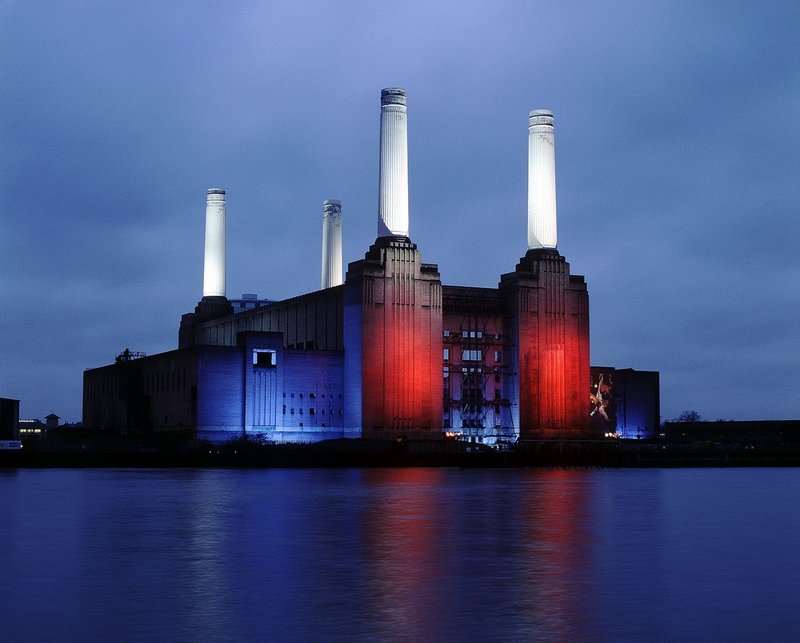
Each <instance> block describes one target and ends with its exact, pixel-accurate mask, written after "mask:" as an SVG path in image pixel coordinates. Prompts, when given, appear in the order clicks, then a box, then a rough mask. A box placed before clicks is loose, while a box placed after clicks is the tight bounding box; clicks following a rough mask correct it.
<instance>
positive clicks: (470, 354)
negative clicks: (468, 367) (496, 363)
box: [461, 349, 483, 362]
mask: <svg viewBox="0 0 800 643" xmlns="http://www.w3.org/2000/svg"><path fill="white" fill-rule="evenodd" d="M482 357H483V355H482V353H481V351H479V350H473V349H465V350H463V351H461V361H462V362H480V361H481V358H482Z"/></svg>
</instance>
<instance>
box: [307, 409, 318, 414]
mask: <svg viewBox="0 0 800 643" xmlns="http://www.w3.org/2000/svg"><path fill="white" fill-rule="evenodd" d="M308 414H309V415H316V414H317V409H314V408H311V409H308Z"/></svg>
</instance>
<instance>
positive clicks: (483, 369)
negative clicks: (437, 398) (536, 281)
mask: <svg viewBox="0 0 800 643" xmlns="http://www.w3.org/2000/svg"><path fill="white" fill-rule="evenodd" d="M442 302H443V303H442V305H443V310H444V312H443V315H442V317H443V321H442V424H443V427H444V429H445V431H447V432H449V433H453V434H458V435H461V436H464V437H468V438H469V439H473V440H479V441H496V440H506V441H508V440H511V441H513V440H514V439H516V430H515V428H514V427H515V425H514V419H513V415H512V412H511V400H509V398H508V397H507V396H506V394H505V391H504V382H505V381H506V380H507V379H508V378H509V376H510V369H509V368H508V366H507V364H508V357H509V346H508V344H507V341H506V336H505V334H504V329H503V319H504V317H505V315H506V301H505V297H504V296H503V293H502V292H500V291H499V290H498V289H496V288H469V287H464V286H443V287H442Z"/></svg>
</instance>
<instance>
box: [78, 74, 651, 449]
mask: <svg viewBox="0 0 800 643" xmlns="http://www.w3.org/2000/svg"><path fill="white" fill-rule="evenodd" d="M406 119H407V108H406V94H405V91H404V90H402V89H399V88H389V89H384V90H383V91H382V92H381V116H380V174H379V175H380V181H379V216H378V236H377V238H376V240H375V243H374V244H373V245H372V246H370V248H369V249H368V250H367V252H366V254H365V256H364V258H363V259H361V260H358V261H354V262H352V263H350V264H349V265H348V267H347V273H346V276H345V278H344V279H342V259H341V247H342V244H341V204H340V203H339V202H338V201H325V203H324V204H323V235H322V237H323V239H322V287H321V289H320V290H318V291H316V292H311V293H307V294H303V295H299V296H297V297H293V298H291V299H287V300H283V301H274V302H273V301H267V300H257V299H256V298H255V296H253V295H248V296H244V297H243V299H242V300H234V301H231V300H229V299H228V298H227V297H226V290H225V215H226V194H225V191H224V190H222V189H210V190H208V193H207V201H206V230H205V255H204V274H203V297H202V299H201V300H200V301H199V302H198V304H197V306H196V308H195V310H194V312H192V313H187V314H185V315H183V317H182V319H181V324H180V329H179V341H178V348H177V349H176V350H173V351H169V352H166V353H161V354H157V355H151V356H141V355H138V354H135V353H131V352H130V351H128V350H126V351H124V352H123V353H122V354H120V355H119V356H118V357H117V360H116V362H115V363H114V364H111V365H108V366H103V367H100V368H94V369H90V370H87V371H85V373H84V390H83V423H84V426H89V427H97V428H104V429H107V430H114V431H118V432H121V433H124V434H166V433H181V434H189V435H193V436H195V437H197V438H199V439H208V440H211V441H225V440H230V439H233V438H236V437H239V436H241V435H242V434H247V435H253V436H263V437H265V438H267V439H269V440H274V441H277V442H288V441H291V442H313V441H318V440H323V439H331V438H341V437H353V438H354V437H367V438H386V439H394V438H397V437H406V438H431V439H437V438H441V437H443V436H444V435H446V434H451V435H452V434H455V435H460V436H463V437H467V438H469V439H473V440H478V441H482V442H489V443H493V442H497V441H514V440H517V439H533V438H553V437H560V438H561V437H566V438H579V437H589V436H597V435H601V434H602V433H608V432H614V429H612V430H610V431H609V429H610V427H612V417H614V416H613V410H614V408H615V407H618V406H619V404H617V403H615V400H614V399H613V398H612V390H613V388H612V387H611V386H610V384H611V382H612V378H613V377H614V374H613V373H612V371H613V370H614V369H608V368H606V369H604V370H603V371H602V373H600V372H599V371H598V373H595V374H594V375H592V374H591V373H590V368H589V295H588V290H587V286H586V283H585V280H584V278H583V277H582V276H579V275H572V274H571V273H570V267H569V263H567V261H566V259H565V258H564V257H563V256H561V254H560V253H559V252H558V250H557V249H556V241H557V238H556V237H557V228H556V191H555V154H554V135H553V115H552V113H551V112H549V111H547V110H535V111H533V112H531V113H530V116H529V127H528V141H529V144H528V158H529V163H528V251H527V253H526V254H525V256H524V257H522V258H521V259H520V260H519V262H518V263H517V264H516V267H515V268H514V269H513V270H512V271H511V272H508V273H506V274H503V275H501V276H500V280H499V284H498V287H497V288H472V287H463V286H448V285H444V284H442V282H441V279H440V276H439V271H438V266H437V265H435V264H430V263H424V262H423V261H422V255H421V252H420V251H419V249H418V248H417V246H416V245H415V244H414V243H413V242H412V241H411V239H410V237H409V213H408V163H407V159H408V152H407V128H406ZM629 370H630V369H629ZM636 373H637V372H636V371H631V372H630V373H629V376H628V379H629V380H631V381H634V380H637V377H635V374H636ZM601 376H602V382H601V381H600V379H599V378H601ZM653 376H655V379H654V380H653ZM648 377H649V379H647V378H646V379H647V381H648V382H650V386H649V388H648V394H647V395H645V397H646V398H647V399H648V400H649V401H650V402H652V400H653V396H652V390H650V389H651V388H652V384H653V382H654V384H655V398H654V399H655V400H656V406H655V408H650V410H649V411H648V412H649V413H650V415H651V417H649V419H648V420H647V424H648V427H647V428H644V427H640V428H639V436H641V437H647V436H648V435H652V434H653V433H654V432H655V431H657V427H658V422H659V418H658V408H657V399H658V374H657V373H655V374H653V373H650V374H649V376H648ZM601 384H602V386H601ZM646 388H647V387H646ZM601 389H602V390H601ZM631 404H633V397H632V398H631V400H628V403H627V405H625V404H624V403H623V407H625V408H627V407H630V406H631ZM653 411H654V415H653V413H652V412H653ZM609 413H611V414H612V415H611V416H609ZM595 416H600V419H601V421H598V418H595ZM614 422H616V419H614ZM614 426H615V425H614Z"/></svg>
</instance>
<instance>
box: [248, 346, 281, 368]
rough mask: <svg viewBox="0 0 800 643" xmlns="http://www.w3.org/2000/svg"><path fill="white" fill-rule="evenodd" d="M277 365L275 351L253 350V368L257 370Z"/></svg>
mask: <svg viewBox="0 0 800 643" xmlns="http://www.w3.org/2000/svg"><path fill="white" fill-rule="evenodd" d="M276 363H277V358H276V354H275V351H272V350H268V349H265V348H254V349H253V366H256V367H258V368H274V367H275V364H276Z"/></svg>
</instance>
